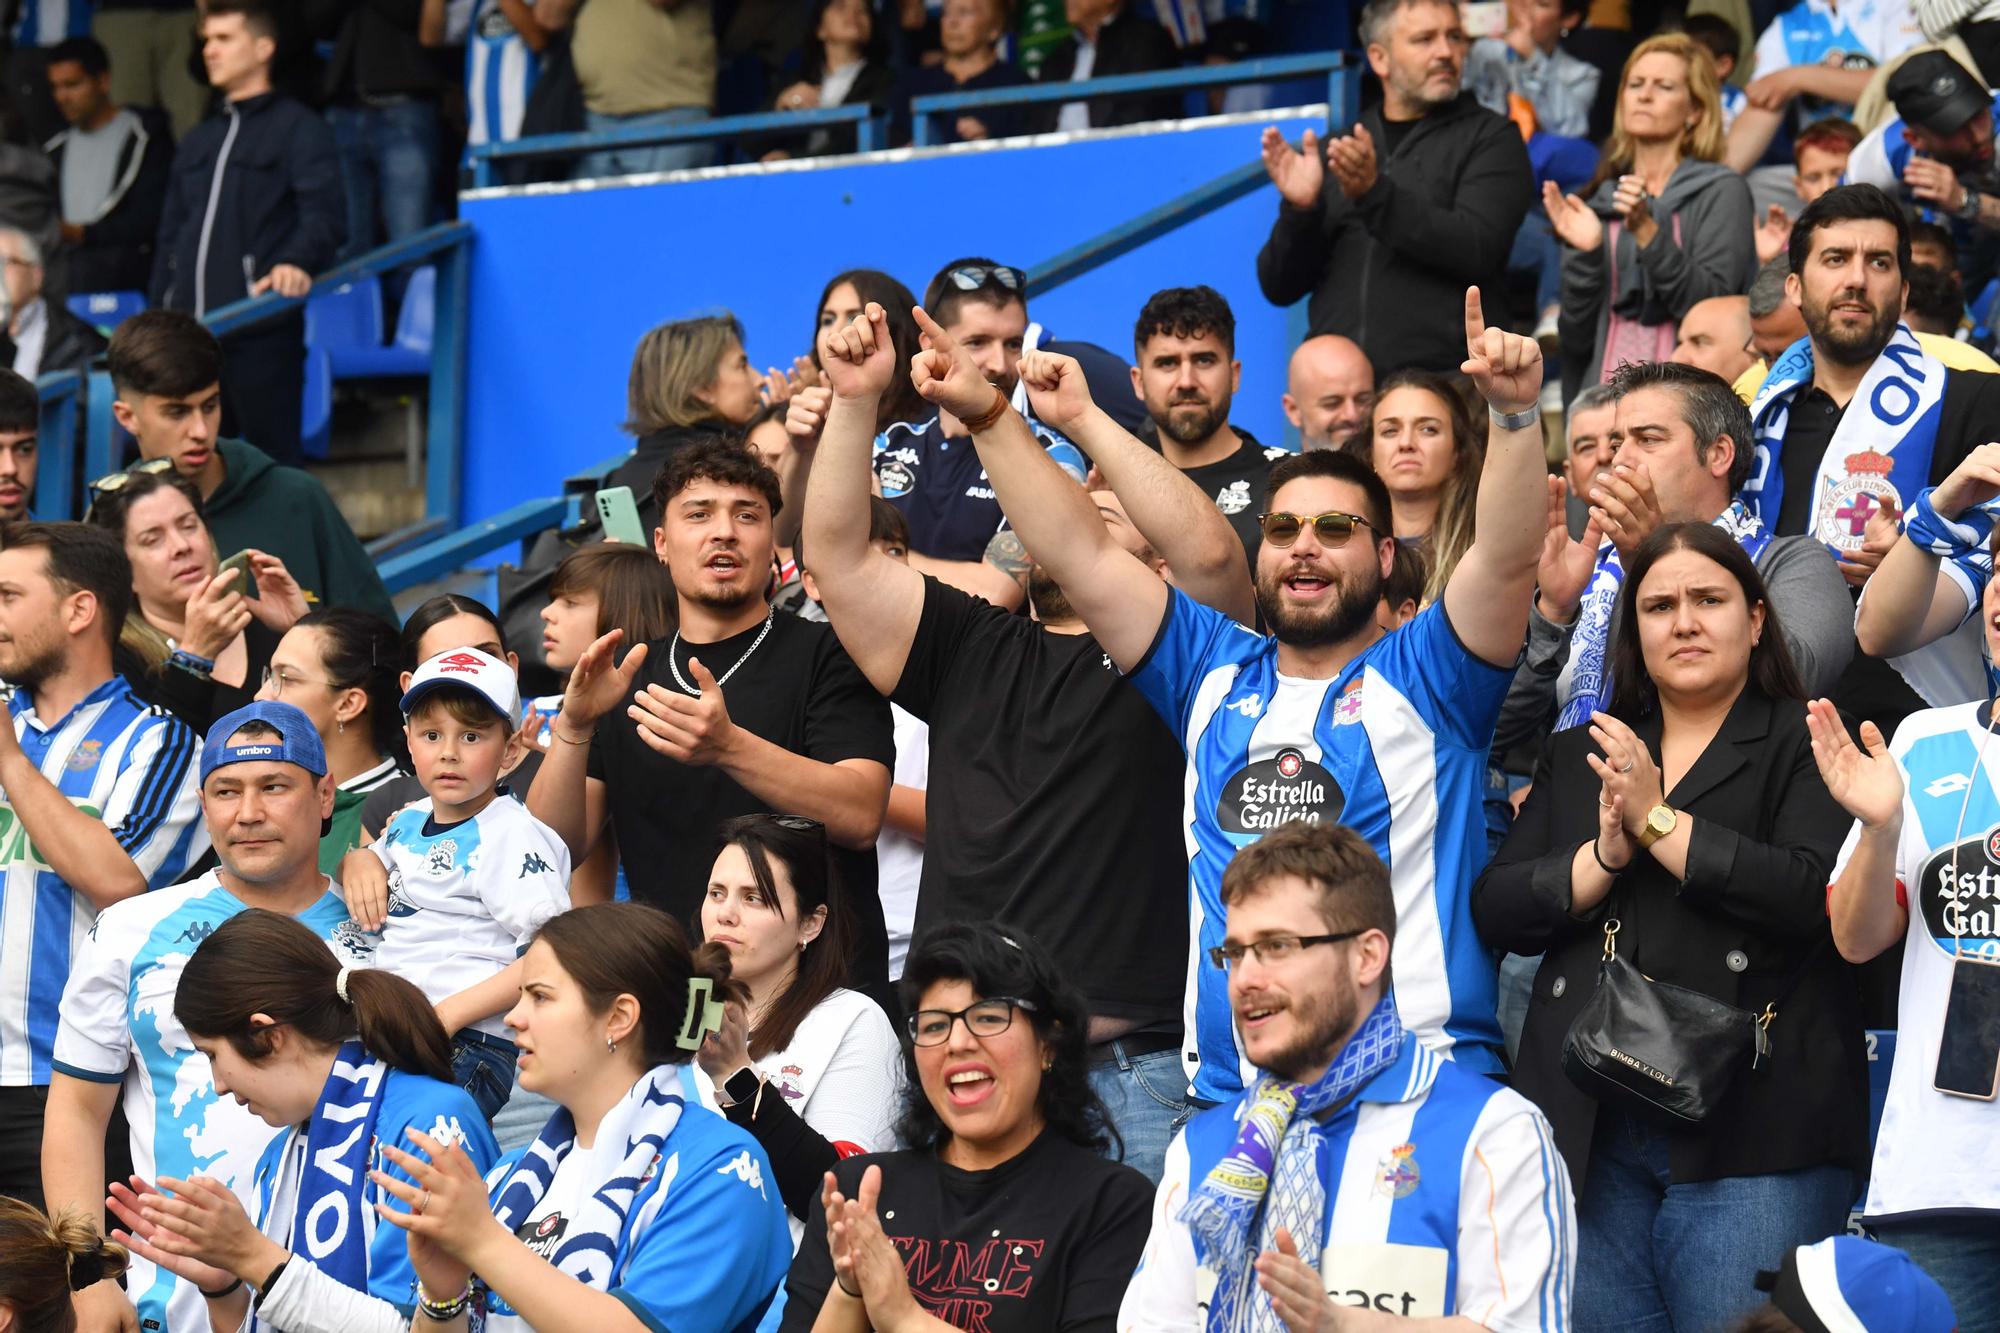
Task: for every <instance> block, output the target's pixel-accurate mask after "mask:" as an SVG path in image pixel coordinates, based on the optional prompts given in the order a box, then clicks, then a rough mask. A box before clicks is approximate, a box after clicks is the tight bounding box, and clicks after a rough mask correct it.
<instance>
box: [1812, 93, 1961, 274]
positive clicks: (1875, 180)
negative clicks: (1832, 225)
mask: <svg viewBox="0 0 2000 1333" xmlns="http://www.w3.org/2000/svg"><path fill="white" fill-rule="evenodd" d="M1993 128H1994V129H1995V130H1996V131H2000V102H1996V103H1995V104H1994V107H1993ZM1903 129H1904V126H1903V118H1902V117H1901V116H1891V117H1890V118H1889V119H1888V120H1885V121H1883V122H1882V123H1881V124H1880V125H1877V126H1876V127H1875V128H1874V129H1872V130H1870V131H1868V133H1867V134H1866V135H1864V136H1862V139H1861V142H1860V143H1858V144H1856V145H1854V151H1853V152H1852V153H1850V154H1848V157H1847V171H1846V173H1845V174H1844V175H1842V176H1841V178H1840V183H1841V184H1843V185H1873V186H1876V187H1878V188H1880V189H1882V190H1883V191H1885V192H1886V193H1887V194H1888V195H1889V196H1890V197H1891V198H1894V199H1900V200H1902V201H1903V202H1904V203H1905V204H1908V205H1909V206H1910V207H1912V208H1915V209H1918V210H1920V211H1921V212H1923V213H1924V215H1925V216H1927V217H1930V218H1933V219H1935V220H1937V221H1939V222H1942V223H1944V224H1945V225H1946V226H1949V227H1950V228H1951V229H1952V234H1953V235H1954V236H1956V237H1958V239H1959V241H1960V243H1961V244H1963V243H1964V242H1965V241H1967V240H1968V239H1969V238H1970V237H1971V235H1972V228H1971V226H1970V225H1969V224H1967V223H1966V221H1965V220H1964V219H1963V218H1957V217H1953V216H1951V215H1950V214H1948V213H1944V212H1941V211H1940V210H1938V209H1935V208H1931V207H1928V206H1927V205H1924V204H1922V203H1921V202H1919V201H1918V200H1917V198H1916V196H1915V195H1913V194H1911V193H1910V191H1909V188H1908V187H1907V186H1905V185H1904V184H1903V171H1904V169H1905V168H1907V167H1908V166H1909V165H1910V159H1911V158H1912V157H1915V156H1916V155H1917V150H1916V148H1915V146H1914V145H1912V144H1911V143H1910V141H1909V140H1908V139H1905V138H1904V137H1903Z"/></svg>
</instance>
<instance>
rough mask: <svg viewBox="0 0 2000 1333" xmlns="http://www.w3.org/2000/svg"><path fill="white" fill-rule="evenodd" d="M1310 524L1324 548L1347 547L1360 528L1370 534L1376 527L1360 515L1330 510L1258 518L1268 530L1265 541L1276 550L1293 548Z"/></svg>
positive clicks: (1267, 515)
mask: <svg viewBox="0 0 2000 1333" xmlns="http://www.w3.org/2000/svg"><path fill="white" fill-rule="evenodd" d="M1308 524H1310V525H1311V526H1312V530H1313V536H1314V537H1317V538H1318V539H1319V544H1320V545H1321V546H1327V547H1334V546H1345V545H1347V539H1348V538H1349V537H1352V536H1353V535H1354V530H1355V529H1356V528H1367V529H1368V530H1369V531H1370V532H1373V531H1374V530H1375V525H1374V524H1373V523H1370V522H1369V521H1368V520H1367V519H1365V518H1363V517H1361V515H1359V514H1343V513H1341V512H1340V511H1339V510H1338V509H1329V510H1328V511H1327V512H1326V513H1324V514H1312V515H1306V514H1287V513H1284V512H1282V511H1281V512H1279V513H1275V514H1259V515H1257V525H1258V526H1259V527H1261V528H1263V529H1264V540H1265V541H1267V542H1269V543H1271V545H1273V546H1279V547H1283V546H1290V545H1291V544H1292V543H1293V542H1295V541H1297V540H1298V539H1299V534H1300V533H1301V532H1303V531H1305V529H1306V526H1307V525H1308Z"/></svg>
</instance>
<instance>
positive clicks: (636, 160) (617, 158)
mask: <svg viewBox="0 0 2000 1333" xmlns="http://www.w3.org/2000/svg"><path fill="white" fill-rule="evenodd" d="M707 119H708V109H707V108H706V107H699V106H677V107H670V108H668V109H667V110H665V111H642V112H640V113H639V114H638V115H636V116H604V115H599V114H598V113H597V112H595V111H586V112H584V113H583V120H584V128H585V129H588V130H589V131H590V132H591V133H593V134H595V133H597V132H598V131H600V130H617V129H629V128H630V127H632V126H634V125H682V124H686V123H687V122H689V121H695V120H707ZM714 160H715V145H714V144H713V143H707V142H701V141H697V142H694V143H663V144H655V145H653V146H652V147H650V148H603V149H599V150H598V151H597V152H594V153H585V154H584V155H583V156H582V157H581V158H579V159H578V160H577V164H576V172H575V174H574V179H576V180H580V181H584V180H592V179H595V178H597V177H600V176H637V175H641V174H643V173H645V172H650V171H688V170H691V169H693V168H695V167H705V166H707V165H708V164H709V163H710V162H713V161H714Z"/></svg>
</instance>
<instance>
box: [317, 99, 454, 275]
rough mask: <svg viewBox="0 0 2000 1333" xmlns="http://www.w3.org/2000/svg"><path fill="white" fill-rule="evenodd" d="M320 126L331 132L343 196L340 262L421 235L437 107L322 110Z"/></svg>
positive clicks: (434, 161) (427, 216)
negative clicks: (344, 219) (343, 237)
mask: <svg viewBox="0 0 2000 1333" xmlns="http://www.w3.org/2000/svg"><path fill="white" fill-rule="evenodd" d="M326 123H327V124H328V125H329V126H331V127H332V129H333V143H334V148H335V149H336V150H337V151H338V153H339V154H340V183H341V185H342V186H343V187H344V188H345V189H346V191H347V243H346V245H344V246H343V247H342V248H341V251H340V255H341V258H343V259H348V258H352V257H353V256H355V255H358V254H360V253H362V252H363V251H364V250H372V249H374V248H375V246H376V245H378V244H381V243H383V242H387V241H393V240H397V239H399V238H401V237H404V236H407V235H409V234H410V233H411V232H413V231H422V230H423V229H424V227H425V226H426V225H428V224H429V222H430V220H431V188H432V185H433V184H434V183H435V180H436V175H437V169H438V109H437V105H436V104H435V103H432V102H426V101H422V100H420V99H418V98H414V97H412V98H404V99H400V100H396V101H391V102H385V103H383V104H381V105H379V106H333V107H328V108H327V109H326ZM378 215H379V218H380V223H381V236H380V239H379V240H378V239H377V236H376V222H377V218H378Z"/></svg>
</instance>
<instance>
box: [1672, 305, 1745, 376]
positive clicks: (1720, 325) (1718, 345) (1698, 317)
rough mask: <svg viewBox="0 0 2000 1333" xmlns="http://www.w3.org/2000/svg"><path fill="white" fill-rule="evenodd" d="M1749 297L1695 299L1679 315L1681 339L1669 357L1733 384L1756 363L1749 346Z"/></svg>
mask: <svg viewBox="0 0 2000 1333" xmlns="http://www.w3.org/2000/svg"><path fill="white" fill-rule="evenodd" d="M1750 333H1751V331H1750V298H1749V297H1747V296H1711V297H1709V298H1708V299H1707V300H1705V301H1696V302H1695V303H1694V304H1693V305H1691V306H1689V307H1688V312H1687V314H1685V315H1683V316H1682V317H1681V336H1680V341H1679V342H1677V343H1675V344H1674V354H1673V356H1672V357H1671V358H1670V359H1671V360H1674V361H1677V362H1679V363H1680V364H1681V365H1684V366H1695V367H1698V368H1699V369H1702V370H1706V371H1710V372H1712V373H1714V374H1717V375H1720V376H1722V378H1723V379H1725V380H1727V381H1728V382H1729V383H1731V384H1734V383H1735V382H1736V380H1737V378H1738V377H1739V376H1741V375H1742V374H1743V372H1744V371H1746V370H1748V369H1750V367H1752V366H1754V365H1756V364H1757V352H1756V350H1755V349H1754V348H1752V347H1751V346H1750Z"/></svg>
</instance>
